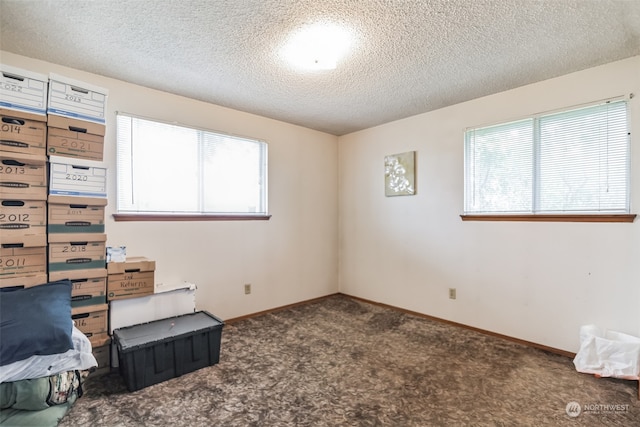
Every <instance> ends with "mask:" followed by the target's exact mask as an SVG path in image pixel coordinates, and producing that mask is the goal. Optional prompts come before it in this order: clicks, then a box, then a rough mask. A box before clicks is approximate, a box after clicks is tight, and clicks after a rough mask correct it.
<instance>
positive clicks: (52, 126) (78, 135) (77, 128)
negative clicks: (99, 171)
mask: <svg viewBox="0 0 640 427" xmlns="http://www.w3.org/2000/svg"><path fill="white" fill-rule="evenodd" d="M104 134H105V126H104V125H101V124H98V123H92V122H86V121H83V120H77V119H72V118H68V117H61V116H55V115H53V116H49V122H48V127H47V153H48V154H49V155H50V156H52V155H56V156H64V157H76V158H81V159H89V160H98V161H102V157H103V155H104Z"/></svg>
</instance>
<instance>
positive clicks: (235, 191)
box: [117, 114, 267, 217]
mask: <svg viewBox="0 0 640 427" xmlns="http://www.w3.org/2000/svg"><path fill="white" fill-rule="evenodd" d="M117 129H118V135H117V152H118V153H117V155H118V159H117V175H118V178H117V179H118V181H117V182H118V214H127V213H129V214H140V215H144V214H147V215H155V214H162V215H176V216H179V215H224V216H245V217H246V216H247V215H256V216H260V215H262V216H264V215H266V214H267V144H266V143H265V142H263V141H257V140H252V139H247V138H241V137H237V136H231V135H225V134H221V133H215V132H211V131H206V130H201V129H193V128H189V127H184V126H178V125H174V124H167V123H161V122H157V121H152V120H147V119H142V118H138V117H133V116H130V115H125V114H118V118H117Z"/></svg>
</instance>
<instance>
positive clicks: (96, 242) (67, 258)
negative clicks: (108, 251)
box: [48, 233, 107, 273]
mask: <svg viewBox="0 0 640 427" xmlns="http://www.w3.org/2000/svg"><path fill="white" fill-rule="evenodd" d="M48 237H49V273H52V272H55V271H61V270H84V269H91V268H104V264H105V243H106V241H107V235H106V234H100V233H79V234H64V233H61V234H54V233H50V234H49V235H48Z"/></svg>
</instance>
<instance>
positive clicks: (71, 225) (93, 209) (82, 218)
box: [47, 196, 107, 233]
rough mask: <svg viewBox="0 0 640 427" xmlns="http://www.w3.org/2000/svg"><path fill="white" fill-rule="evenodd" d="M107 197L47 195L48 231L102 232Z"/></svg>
mask: <svg viewBox="0 0 640 427" xmlns="http://www.w3.org/2000/svg"><path fill="white" fill-rule="evenodd" d="M106 205H107V199H105V198H100V197H76V196H49V215H48V216H49V222H48V224H47V230H48V231H49V233H104V211H105V206H106Z"/></svg>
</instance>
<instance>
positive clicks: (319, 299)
mask: <svg viewBox="0 0 640 427" xmlns="http://www.w3.org/2000/svg"><path fill="white" fill-rule="evenodd" d="M336 295H341V294H340V293H339V292H336V293H334V294H329V295H325V296H322V297H317V298H312V299H308V300H304V301H300V302H295V303H293V304H287V305H282V306H280V307H275V308H270V309H269V310H263V311H258V312H256V313H251V314H246V315H244V316H239V317H233V318H231V319H225V320H224V323H227V324H230V323H234V322H239V321H240V320H246V319H251V318H252V317H258V316H263V315H265V314H270V313H276V312H278V311H282V310H287V309H289V308H295V307H300V306H302V305H307V304H312V303H314V302H318V301H322V300H323V299H327V298H330V297H333V296H336ZM345 296H347V297H348V296H349V295H345Z"/></svg>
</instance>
